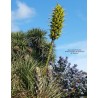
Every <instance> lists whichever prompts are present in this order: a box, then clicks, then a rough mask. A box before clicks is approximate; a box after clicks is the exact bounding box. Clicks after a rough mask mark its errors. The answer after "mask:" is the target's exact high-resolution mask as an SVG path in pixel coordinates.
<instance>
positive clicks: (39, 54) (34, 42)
mask: <svg viewBox="0 0 98 98" xmlns="http://www.w3.org/2000/svg"><path fill="white" fill-rule="evenodd" d="M46 34H47V32H46V31H44V30H41V29H37V28H35V29H32V30H29V31H28V32H27V39H28V42H29V46H30V47H31V48H32V49H34V50H35V53H34V54H35V56H34V54H33V56H34V58H36V59H39V60H40V61H41V62H43V63H45V62H46V60H47V57H48V53H49V48H50V43H49V42H48V41H47V39H46ZM54 58H55V56H54V53H53V55H51V59H52V60H54Z"/></svg>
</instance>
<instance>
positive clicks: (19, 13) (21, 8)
mask: <svg viewBox="0 0 98 98" xmlns="http://www.w3.org/2000/svg"><path fill="white" fill-rule="evenodd" d="M16 4H17V9H16V10H12V12H11V16H12V17H11V18H12V19H11V21H12V31H18V30H19V29H20V28H19V25H18V24H19V21H21V20H22V21H26V20H28V19H31V18H32V17H33V16H35V14H36V12H35V9H34V8H32V7H29V6H28V5H27V4H25V3H24V2H20V1H17V2H16ZM17 23H18V24H17Z"/></svg>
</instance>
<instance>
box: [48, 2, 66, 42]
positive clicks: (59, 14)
mask: <svg viewBox="0 0 98 98" xmlns="http://www.w3.org/2000/svg"><path fill="white" fill-rule="evenodd" d="M63 22H64V9H63V8H62V7H61V5H59V4H57V5H56V7H55V8H54V10H53V13H52V19H51V22H50V23H51V25H50V27H51V29H50V33H51V34H50V38H51V39H52V40H55V39H58V38H59V37H60V35H61V29H62V28H63Z"/></svg>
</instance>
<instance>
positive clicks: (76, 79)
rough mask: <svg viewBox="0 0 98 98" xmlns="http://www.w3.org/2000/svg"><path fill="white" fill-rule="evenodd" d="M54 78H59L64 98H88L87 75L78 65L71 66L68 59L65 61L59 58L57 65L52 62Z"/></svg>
mask: <svg viewBox="0 0 98 98" xmlns="http://www.w3.org/2000/svg"><path fill="white" fill-rule="evenodd" d="M50 66H51V67H52V69H53V70H52V73H53V77H54V78H55V77H57V78H58V82H59V84H60V85H61V86H62V90H61V91H62V92H63V97H62V98H65V97H66V98H80V96H87V73H86V72H84V71H82V70H81V71H80V70H79V69H78V68H77V64H74V65H73V66H71V63H69V62H68V57H66V58H65V59H64V58H62V57H59V60H58V61H57V62H56V63H52V62H50Z"/></svg>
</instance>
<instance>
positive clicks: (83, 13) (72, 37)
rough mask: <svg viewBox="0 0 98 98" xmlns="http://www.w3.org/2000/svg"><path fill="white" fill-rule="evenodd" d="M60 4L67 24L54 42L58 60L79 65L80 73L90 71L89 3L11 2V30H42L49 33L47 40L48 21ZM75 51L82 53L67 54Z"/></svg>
mask: <svg viewBox="0 0 98 98" xmlns="http://www.w3.org/2000/svg"><path fill="white" fill-rule="evenodd" d="M57 3H59V4H60V5H61V6H62V7H63V8H64V9H65V22H64V27H63V29H62V35H61V36H60V38H59V39H58V40H56V41H55V46H56V57H57V59H58V57H59V56H62V57H64V58H65V57H66V56H68V58H69V62H70V63H71V64H72V65H73V64H77V65H78V68H79V69H80V70H84V71H87V68H86V67H87V51H86V50H87V45H86V43H87V1H86V0H11V31H12V32H16V31H24V32H26V31H27V30H29V29H32V28H41V29H43V30H46V31H47V37H48V35H49V29H50V27H49V22H50V21H49V18H51V13H52V10H53V8H54V7H55V6H56V4H57ZM48 39H49V37H48ZM49 41H50V40H49ZM72 49H74V50H75V49H78V50H81V51H83V52H78V54H71V53H70V52H65V51H67V50H72Z"/></svg>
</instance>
